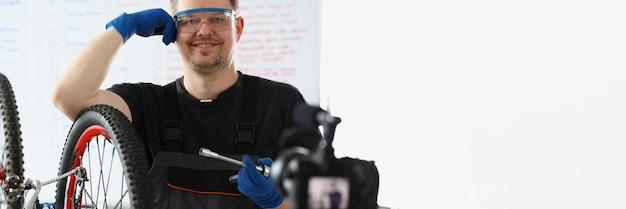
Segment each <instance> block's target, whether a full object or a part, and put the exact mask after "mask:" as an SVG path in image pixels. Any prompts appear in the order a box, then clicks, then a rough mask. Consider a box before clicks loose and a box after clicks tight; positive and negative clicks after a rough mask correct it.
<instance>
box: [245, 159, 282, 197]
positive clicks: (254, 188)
mask: <svg viewBox="0 0 626 209" xmlns="http://www.w3.org/2000/svg"><path fill="white" fill-rule="evenodd" d="M241 161H243V163H244V164H245V165H246V166H245V167H243V168H241V169H240V170H239V173H238V174H237V176H238V180H237V189H239V192H241V193H242V194H244V195H246V196H248V197H249V198H250V199H252V200H253V201H254V202H255V203H256V204H257V205H259V206H261V207H262V208H275V207H277V206H279V205H280V204H281V203H282V202H283V197H282V196H281V195H280V194H278V191H277V190H276V188H275V187H274V184H273V183H272V180H271V178H270V177H266V176H263V174H261V172H259V171H258V170H257V169H256V165H255V164H254V163H253V162H252V160H250V157H249V156H248V155H244V156H243V157H242V160H241ZM258 161H259V164H261V165H266V166H268V167H271V166H272V162H273V161H272V159H271V158H259V160H258Z"/></svg>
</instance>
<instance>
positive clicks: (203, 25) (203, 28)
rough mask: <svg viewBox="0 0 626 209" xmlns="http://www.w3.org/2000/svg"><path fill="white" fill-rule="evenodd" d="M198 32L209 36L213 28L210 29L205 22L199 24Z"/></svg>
mask: <svg viewBox="0 0 626 209" xmlns="http://www.w3.org/2000/svg"><path fill="white" fill-rule="evenodd" d="M198 32H201V33H203V34H210V33H213V32H214V31H213V28H211V25H210V24H209V23H208V22H207V21H202V22H200V30H199V31H198Z"/></svg>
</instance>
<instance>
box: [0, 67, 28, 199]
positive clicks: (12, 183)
mask: <svg viewBox="0 0 626 209" xmlns="http://www.w3.org/2000/svg"><path fill="white" fill-rule="evenodd" d="M0 112H1V113H2V117H1V119H0V120H1V121H0V122H2V132H3V137H4V140H2V142H4V144H3V149H2V152H3V153H2V168H3V169H2V175H3V179H2V192H3V193H2V197H1V200H0V201H1V202H0V204H1V206H0V207H1V208H9V209H22V207H23V204H24V196H23V193H22V191H21V190H20V189H19V187H20V186H22V183H23V181H24V155H23V148H24V147H23V146H22V131H21V130H20V129H21V125H20V118H19V112H18V110H17V104H16V101H15V94H14V92H13V87H12V86H11V83H10V82H9V79H8V78H7V77H6V76H5V75H4V74H2V73H0Z"/></svg>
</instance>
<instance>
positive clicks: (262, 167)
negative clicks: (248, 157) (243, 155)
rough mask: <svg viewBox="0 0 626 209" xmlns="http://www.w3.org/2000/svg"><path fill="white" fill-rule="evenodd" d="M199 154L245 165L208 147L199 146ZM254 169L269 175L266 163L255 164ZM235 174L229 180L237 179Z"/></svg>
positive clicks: (266, 175)
mask: <svg viewBox="0 0 626 209" xmlns="http://www.w3.org/2000/svg"><path fill="white" fill-rule="evenodd" d="M199 154H200V156H204V157H210V158H215V159H218V160H223V161H226V162H229V163H232V164H235V165H240V166H241V167H246V164H244V163H243V162H241V161H239V160H235V159H232V158H229V157H226V156H223V155H220V154H217V153H216V152H213V151H211V150H209V149H206V148H200V153H199ZM256 169H257V170H258V171H259V172H261V173H262V174H263V176H265V177H268V176H270V167H268V166H266V165H257V166H256ZM236 178H237V177H236V176H235V177H233V178H231V182H233V181H237V180H236Z"/></svg>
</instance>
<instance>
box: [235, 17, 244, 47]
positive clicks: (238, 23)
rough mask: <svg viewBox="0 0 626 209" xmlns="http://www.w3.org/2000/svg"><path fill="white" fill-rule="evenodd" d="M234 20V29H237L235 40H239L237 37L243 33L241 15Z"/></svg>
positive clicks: (239, 37)
mask: <svg viewBox="0 0 626 209" xmlns="http://www.w3.org/2000/svg"><path fill="white" fill-rule="evenodd" d="M235 21H236V22H235V30H237V42H239V39H241V34H243V23H244V21H243V17H237V19H235Z"/></svg>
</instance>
